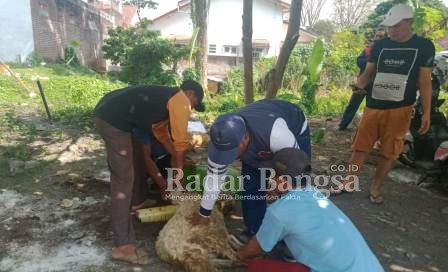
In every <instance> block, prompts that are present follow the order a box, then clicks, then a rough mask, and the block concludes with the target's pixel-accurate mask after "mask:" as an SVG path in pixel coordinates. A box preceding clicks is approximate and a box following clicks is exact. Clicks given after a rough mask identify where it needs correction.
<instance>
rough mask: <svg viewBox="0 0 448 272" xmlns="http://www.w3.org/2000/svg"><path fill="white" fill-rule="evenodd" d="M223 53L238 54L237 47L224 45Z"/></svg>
mask: <svg viewBox="0 0 448 272" xmlns="http://www.w3.org/2000/svg"><path fill="white" fill-rule="evenodd" d="M224 53H226V54H230V55H236V54H237V53H238V46H233V45H224Z"/></svg>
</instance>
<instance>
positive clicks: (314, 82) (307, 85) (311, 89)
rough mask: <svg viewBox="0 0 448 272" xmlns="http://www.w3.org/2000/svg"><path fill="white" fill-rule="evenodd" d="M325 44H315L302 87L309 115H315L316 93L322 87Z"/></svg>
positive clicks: (319, 42)
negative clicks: (321, 77) (321, 74)
mask: <svg viewBox="0 0 448 272" xmlns="http://www.w3.org/2000/svg"><path fill="white" fill-rule="evenodd" d="M324 52H325V49H324V43H323V41H322V40H320V39H319V40H316V41H315V42H314V46H313V50H312V52H311V55H310V57H309V58H308V63H307V72H306V79H305V82H304V84H303V87H302V92H303V99H302V106H303V107H304V108H305V110H306V111H307V113H308V114H311V113H313V111H314V109H315V104H316V91H317V89H318V87H319V85H320V71H321V70H322V64H323V62H324Z"/></svg>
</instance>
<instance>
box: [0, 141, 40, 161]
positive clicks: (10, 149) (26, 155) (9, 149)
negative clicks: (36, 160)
mask: <svg viewBox="0 0 448 272" xmlns="http://www.w3.org/2000/svg"><path fill="white" fill-rule="evenodd" d="M2 149H3V152H2V155H3V157H5V158H10V159H16V160H21V161H27V160H29V159H31V158H32V154H33V150H32V149H31V148H30V147H28V146H27V145H26V144H23V143H19V144H17V145H11V146H6V147H3V148H2Z"/></svg>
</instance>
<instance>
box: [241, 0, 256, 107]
mask: <svg viewBox="0 0 448 272" xmlns="http://www.w3.org/2000/svg"><path fill="white" fill-rule="evenodd" d="M243 58H244V102H245V103H246V105H248V104H250V103H252V102H254V84H253V81H254V80H253V62H252V0H244V7H243Z"/></svg>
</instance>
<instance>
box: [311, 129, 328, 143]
mask: <svg viewBox="0 0 448 272" xmlns="http://www.w3.org/2000/svg"><path fill="white" fill-rule="evenodd" d="M324 139H325V128H320V129H316V130H314V131H313V132H312V134H311V141H312V142H313V144H317V145H320V144H321V143H323V142H324Z"/></svg>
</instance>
